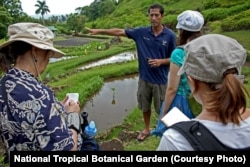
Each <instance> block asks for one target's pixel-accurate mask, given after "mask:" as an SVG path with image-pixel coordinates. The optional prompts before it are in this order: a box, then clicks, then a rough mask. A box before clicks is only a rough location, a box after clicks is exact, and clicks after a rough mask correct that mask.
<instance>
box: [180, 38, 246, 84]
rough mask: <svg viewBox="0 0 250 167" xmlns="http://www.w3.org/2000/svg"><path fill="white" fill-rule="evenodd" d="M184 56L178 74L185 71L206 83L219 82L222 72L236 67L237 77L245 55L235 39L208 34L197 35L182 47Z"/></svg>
mask: <svg viewBox="0 0 250 167" xmlns="http://www.w3.org/2000/svg"><path fill="white" fill-rule="evenodd" d="M184 49H185V51H186V58H185V60H184V62H183V65H182V66H181V68H180V69H179V71H178V75H182V74H183V73H186V74H187V75H189V76H191V77H192V78H194V79H197V80H199V81H203V82H207V83H221V82H222V81H223V78H224V73H225V72H226V71H227V70H229V69H233V68H236V69H237V72H238V74H236V77H237V78H239V79H240V78H242V76H241V75H240V73H241V68H242V65H244V63H245V61H246V57H247V52H246V49H244V48H243V46H242V45H241V44H240V43H239V42H237V41H236V40H235V39H233V38H230V37H227V36H224V35H220V34H208V35H203V36H201V37H198V38H196V39H194V40H192V41H191V42H189V43H187V44H186V45H185V47H184Z"/></svg>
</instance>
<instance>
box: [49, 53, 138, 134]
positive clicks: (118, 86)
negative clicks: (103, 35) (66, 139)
mask: <svg viewBox="0 0 250 167" xmlns="http://www.w3.org/2000/svg"><path fill="white" fill-rule="evenodd" d="M71 58H75V57H62V58H60V59H53V58H52V59H50V63H53V62H56V61H61V60H67V59H71ZM135 59H137V56H136V51H131V52H124V53H120V54H117V55H114V56H111V57H109V58H106V59H102V60H99V61H96V62H93V63H89V64H86V65H84V66H82V67H80V69H83V70H84V69H89V68H92V67H95V66H101V65H106V64H112V63H120V62H126V61H131V60H135ZM137 84H138V75H129V76H125V77H120V78H113V79H109V80H106V81H105V83H104V85H103V87H102V89H101V90H100V91H99V92H98V93H96V94H95V95H94V96H93V97H92V98H91V99H90V100H89V101H87V102H86V103H85V105H84V107H83V109H82V112H83V111H86V112H87V113H88V115H89V116H88V120H89V121H90V120H94V121H95V122H96V126H97V128H98V131H99V132H102V131H106V130H109V129H111V128H112V127H113V126H115V125H117V124H120V123H122V122H123V119H124V118H125V117H126V116H127V115H128V114H129V112H130V111H132V110H133V109H134V108H135V107H136V106H137V99H136V92H137Z"/></svg>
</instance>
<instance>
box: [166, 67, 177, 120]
mask: <svg viewBox="0 0 250 167" xmlns="http://www.w3.org/2000/svg"><path fill="white" fill-rule="evenodd" d="M179 69H180V68H179V67H178V66H177V65H176V64H174V63H170V70H169V77H168V86H167V90H166V94H165V107H164V110H163V114H162V116H164V115H165V114H166V113H167V112H168V110H169V107H170V105H171V104H172V102H173V100H174V98H175V96H176V92H177V90H178V86H179V83H180V76H178V75H177V72H178V71H179Z"/></svg>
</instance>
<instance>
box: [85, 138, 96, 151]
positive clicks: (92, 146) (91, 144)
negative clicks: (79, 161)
mask: <svg viewBox="0 0 250 167" xmlns="http://www.w3.org/2000/svg"><path fill="white" fill-rule="evenodd" d="M81 151H100V146H99V144H98V142H97V141H96V140H95V139H94V138H91V139H88V138H84V137H83V141H82V147H81Z"/></svg>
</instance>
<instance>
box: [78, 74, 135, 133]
mask: <svg viewBox="0 0 250 167" xmlns="http://www.w3.org/2000/svg"><path fill="white" fill-rule="evenodd" d="M137 84H138V75H130V76H126V77H122V78H116V79H110V80H107V81H105V84H104V86H103V87H102V89H101V90H100V91H99V92H98V93H97V94H95V95H94V96H93V97H92V98H91V99H90V100H89V101H88V102H87V103H86V104H85V105H84V108H83V109H82V112H83V111H86V112H87V113H88V115H89V117H88V119H89V121H90V120H94V121H95V122H96V126H97V128H98V131H99V132H102V131H106V130H109V129H111V128H112V127H113V126H114V125H117V124H120V123H122V122H123V119H124V118H125V117H126V116H127V115H128V114H129V112H130V111H132V110H133V109H134V108H135V107H136V106H137V99H136V92H137Z"/></svg>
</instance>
